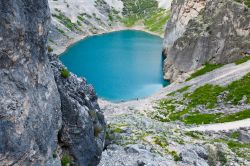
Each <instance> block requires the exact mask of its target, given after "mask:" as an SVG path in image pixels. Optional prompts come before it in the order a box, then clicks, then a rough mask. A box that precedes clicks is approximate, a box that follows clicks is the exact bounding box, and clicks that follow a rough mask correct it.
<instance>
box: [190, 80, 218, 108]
mask: <svg viewBox="0 0 250 166" xmlns="http://www.w3.org/2000/svg"><path fill="white" fill-rule="evenodd" d="M222 91H223V88H222V87H220V86H217V85H215V86H214V85H209V84H207V85H204V86H202V87H199V88H197V89H196V90H195V91H194V92H193V93H192V94H188V95H187V99H189V100H190V104H189V107H192V108H193V107H196V106H197V105H205V106H206V107H207V108H214V107H215V105H216V103H217V96H218V95H219V94H220V93H221V92H222Z"/></svg>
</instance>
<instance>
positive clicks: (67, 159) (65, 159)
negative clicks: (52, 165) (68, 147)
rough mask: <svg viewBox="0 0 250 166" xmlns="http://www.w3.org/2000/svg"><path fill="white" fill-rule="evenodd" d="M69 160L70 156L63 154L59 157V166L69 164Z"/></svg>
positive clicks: (67, 165)
mask: <svg viewBox="0 0 250 166" xmlns="http://www.w3.org/2000/svg"><path fill="white" fill-rule="evenodd" d="M70 162H71V157H70V156H69V155H66V154H65V155H63V157H62V159H61V166H69V165H70Z"/></svg>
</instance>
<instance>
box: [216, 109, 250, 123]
mask: <svg viewBox="0 0 250 166" xmlns="http://www.w3.org/2000/svg"><path fill="white" fill-rule="evenodd" d="M247 118H250V109H249V110H244V111H241V112H237V113H234V114H229V115H225V116H221V117H220V118H218V119H217V120H215V122H217V123H224V122H233V121H236V120H242V119H247Z"/></svg>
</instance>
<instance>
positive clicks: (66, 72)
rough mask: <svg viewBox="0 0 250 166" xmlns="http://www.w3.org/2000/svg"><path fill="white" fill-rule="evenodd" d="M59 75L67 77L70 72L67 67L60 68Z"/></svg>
mask: <svg viewBox="0 0 250 166" xmlns="http://www.w3.org/2000/svg"><path fill="white" fill-rule="evenodd" d="M61 76H62V77H63V78H68V77H69V76H70V72H69V71H68V70H67V69H62V70H61Z"/></svg>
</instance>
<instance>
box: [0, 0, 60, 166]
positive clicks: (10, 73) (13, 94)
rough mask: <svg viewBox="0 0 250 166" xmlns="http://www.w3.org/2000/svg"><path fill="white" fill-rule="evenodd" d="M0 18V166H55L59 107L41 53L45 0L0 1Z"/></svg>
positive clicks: (46, 9) (43, 49)
mask: <svg viewBox="0 0 250 166" xmlns="http://www.w3.org/2000/svg"><path fill="white" fill-rule="evenodd" d="M0 20H1V21H0V77H1V79H0V126H1V127H0V163H1V164H0V165H55V164H53V163H60V161H59V159H53V153H54V151H56V148H57V134H58V131H59V129H60V126H61V111H60V108H61V105H60V97H59V93H58V90H57V86H56V84H55V80H54V77H53V73H52V70H51V68H50V65H49V61H48V58H47V56H46V50H47V46H46V42H47V27H48V24H49V21H50V13H49V7H48V3H47V0H39V1H35V0H32V1H27V0H20V1H9V0H1V1H0Z"/></svg>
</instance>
